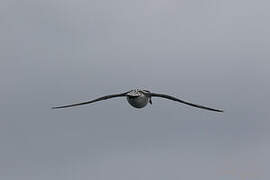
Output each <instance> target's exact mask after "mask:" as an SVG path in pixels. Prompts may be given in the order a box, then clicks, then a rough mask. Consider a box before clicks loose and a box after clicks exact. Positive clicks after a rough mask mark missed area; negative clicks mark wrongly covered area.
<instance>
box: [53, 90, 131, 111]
mask: <svg viewBox="0 0 270 180" xmlns="http://www.w3.org/2000/svg"><path fill="white" fill-rule="evenodd" d="M123 96H126V92H125V93H121V94H112V95H107V96H103V97H100V98H97V99H94V100H91V101H86V102H81V103H76V104H69V105H64V106H56V107H52V109H60V108H68V107H73V106H80V105H84V104H90V103H94V102H97V101H102V100H106V99H110V98H115V97H123Z"/></svg>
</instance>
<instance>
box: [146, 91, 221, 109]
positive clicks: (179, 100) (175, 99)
mask: <svg viewBox="0 0 270 180" xmlns="http://www.w3.org/2000/svg"><path fill="white" fill-rule="evenodd" d="M150 95H151V96H152V97H162V98H166V99H170V100H173V101H177V102H180V103H183V104H187V105H189V106H193V107H196V108H201V109H206V110H210V111H216V112H223V110H219V109H213V108H209V107H206V106H202V105H198V104H193V103H189V102H186V101H183V100H181V99H178V98H176V97H173V96H169V95H166V94H156V93H151V94H150Z"/></svg>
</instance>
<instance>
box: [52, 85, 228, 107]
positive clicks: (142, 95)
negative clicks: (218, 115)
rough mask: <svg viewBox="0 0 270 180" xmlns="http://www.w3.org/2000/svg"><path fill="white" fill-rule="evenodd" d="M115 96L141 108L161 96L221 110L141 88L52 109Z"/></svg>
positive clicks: (194, 105)
mask: <svg viewBox="0 0 270 180" xmlns="http://www.w3.org/2000/svg"><path fill="white" fill-rule="evenodd" d="M115 97H126V98H127V101H128V103H129V104H130V105H131V106H133V107H135V108H143V107H145V106H146V105H147V104H148V103H150V104H152V97H161V98H165V99H169V100H173V101H176V102H180V103H183V104H186V105H189V106H193V107H196V108H201V109H206V110H210V111H216V112H223V110H219V109H214V108H210V107H206V106H202V105H198V104H193V103H190V102H187V101H183V100H181V99H178V98H176V97H173V96H169V95H166V94H158V93H152V92H150V91H147V90H141V89H134V90H131V91H128V92H125V93H120V94H112V95H107V96H103V97H100V98H97V99H94V100H91V101H86V102H81V103H76V104H70V105H64V106H56V107H52V109H60V108H68V107H73V106H80V105H84V104H90V103H94V102H98V101H103V100H107V99H110V98H115Z"/></svg>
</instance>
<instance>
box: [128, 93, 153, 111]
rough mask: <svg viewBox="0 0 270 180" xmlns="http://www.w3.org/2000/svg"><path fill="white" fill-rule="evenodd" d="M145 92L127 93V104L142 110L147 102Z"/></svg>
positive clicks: (147, 98) (147, 97)
mask: <svg viewBox="0 0 270 180" xmlns="http://www.w3.org/2000/svg"><path fill="white" fill-rule="evenodd" d="M147 93H148V92H147V91H143V90H139V89H135V90H132V91H130V92H128V93H127V101H128V103H129V104H130V105H131V106H133V107H135V108H143V107H145V106H146V105H147V103H148V102H149V96H147Z"/></svg>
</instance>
